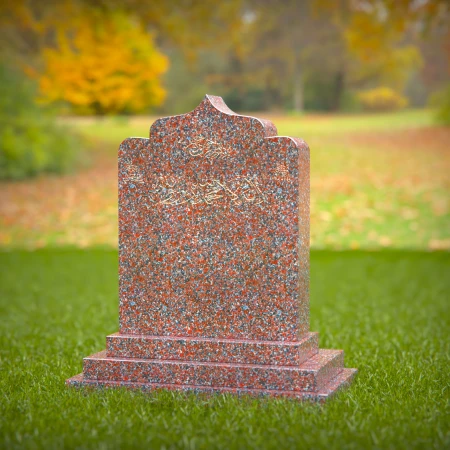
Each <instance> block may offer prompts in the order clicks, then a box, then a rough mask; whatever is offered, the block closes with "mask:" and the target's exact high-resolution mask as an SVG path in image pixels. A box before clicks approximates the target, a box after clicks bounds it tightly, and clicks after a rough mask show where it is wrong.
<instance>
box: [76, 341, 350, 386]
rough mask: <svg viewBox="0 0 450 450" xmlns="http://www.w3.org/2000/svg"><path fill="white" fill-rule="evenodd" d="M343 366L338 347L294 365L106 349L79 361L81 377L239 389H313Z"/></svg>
mask: <svg viewBox="0 0 450 450" xmlns="http://www.w3.org/2000/svg"><path fill="white" fill-rule="evenodd" d="M343 368H344V352H343V351H342V350H327V349H320V350H319V352H318V353H317V354H316V355H314V356H312V357H311V358H310V359H308V360H307V361H305V362H304V363H303V364H300V365H297V366H277V365H270V366H269V365H264V364H235V363H211V362H199V361H174V360H151V359H137V358H110V357H108V356H107V354H106V351H102V352H99V353H97V354H94V355H92V356H89V357H87V358H84V360H83V374H84V378H85V379H89V380H102V381H117V382H120V381H126V382H137V383H160V384H176V385H191V384H192V383H193V381H194V380H195V384H196V385H198V386H209V387H227V388H228V387H230V388H243V389H269V390H274V389H275V390H289V391H291V390H292V391H316V390H318V389H321V388H322V387H323V386H324V385H325V384H326V383H327V382H328V380H330V379H331V378H333V377H335V376H336V375H337V374H338V373H339V372H340V371H342V369H343Z"/></svg>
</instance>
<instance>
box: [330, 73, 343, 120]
mask: <svg viewBox="0 0 450 450" xmlns="http://www.w3.org/2000/svg"><path fill="white" fill-rule="evenodd" d="M343 93H344V73H343V72H342V71H340V72H338V73H337V74H336V76H335V78H334V88H333V98H332V99H331V110H332V111H338V110H339V109H340V108H341V101H342V95H343Z"/></svg>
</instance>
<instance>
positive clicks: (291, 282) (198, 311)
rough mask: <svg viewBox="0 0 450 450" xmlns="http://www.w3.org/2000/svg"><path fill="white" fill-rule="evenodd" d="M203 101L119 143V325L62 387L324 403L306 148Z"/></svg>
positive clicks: (339, 367)
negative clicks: (313, 311) (312, 323)
mask: <svg viewBox="0 0 450 450" xmlns="http://www.w3.org/2000/svg"><path fill="white" fill-rule="evenodd" d="M276 134H277V131H276V128H275V126H274V125H273V124H272V123H271V122H269V121H267V120H261V119H256V118H254V117H247V116H240V115H237V114H235V113H234V112H233V111H231V110H230V109H229V108H228V107H227V106H226V105H225V103H224V102H223V100H222V99H221V98H220V97H214V96H206V97H205V99H204V100H203V102H202V103H201V104H200V105H199V106H198V107H197V108H196V109H194V110H193V111H192V112H190V113H188V114H184V115H180V116H173V117H166V118H162V119H159V120H157V121H156V122H155V123H154V124H153V125H152V127H151V130H150V139H146V138H130V139H126V140H125V141H124V142H123V143H122V144H121V146H120V149H119V297H120V303H119V316H120V317H119V324H120V329H119V332H118V333H116V334H113V335H110V336H108V337H107V339H106V350H105V351H103V352H100V353H97V354H95V355H92V356H89V357H87V358H85V359H84V367H83V373H82V374H80V375H77V376H75V377H73V378H71V379H69V380H67V382H68V384H70V385H76V386H80V385H95V386H129V387H133V388H143V389H154V388H167V389H178V390H195V391H206V392H215V391H219V392H231V393H247V394H256V395H260V394H269V395H275V396H289V397H296V398H300V399H302V398H311V399H317V400H321V399H324V398H326V397H328V396H329V395H330V394H332V393H333V392H335V391H336V390H337V389H338V388H339V387H341V386H342V385H344V384H346V383H348V382H349V381H350V380H351V379H352V377H353V375H354V374H355V372H356V370H355V369H345V368H344V360H343V352H342V351H341V350H323V349H319V346H318V335H317V333H312V332H310V331H309V148H308V146H307V145H306V143H305V142H304V141H302V140H299V139H295V138H290V137H283V136H277V135H276Z"/></svg>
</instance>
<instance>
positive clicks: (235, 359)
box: [67, 333, 356, 401]
mask: <svg viewBox="0 0 450 450" xmlns="http://www.w3.org/2000/svg"><path fill="white" fill-rule="evenodd" d="M208 350H213V351H208ZM183 354H185V355H190V356H193V357H194V360H189V359H186V358H182V355H183ZM131 355H133V356H134V357H130V356H131ZM294 355H296V357H295V358H293V356H294ZM161 358H166V359H161ZM169 358H170V359H169ZM264 358H267V359H266V360H267V361H269V363H268V364H267V363H266V364H261V362H259V363H258V361H259V360H264ZM217 359H219V361H218V360H217ZM244 361H245V362H244ZM249 361H252V363H249ZM255 362H256V363H255ZM355 374H356V369H345V368H344V352H343V351H342V350H323V349H319V348H318V336H317V333H307V334H306V336H305V337H304V338H303V339H301V340H299V341H298V342H258V341H245V340H217V339H196V338H173V337H163V336H160V337H156V336H136V335H120V334H114V335H111V336H108V337H107V350H105V351H103V352H100V353H97V354H94V355H92V356H89V357H87V358H84V362H83V373H82V374H80V375H77V376H75V377H73V378H70V379H69V380H67V384H69V385H73V386H97V387H99V386H104V387H120V386H123V387H128V388H135V389H143V390H153V389H171V390H182V391H195V392H206V393H208V392H209V393H214V392H223V393H225V392H228V393H232V394H246V395H253V396H264V395H270V396H278V397H280V396H281V397H291V398H297V399H300V400H302V399H305V400H306V399H309V400H316V401H322V400H325V399H326V398H328V397H329V396H331V395H332V394H333V393H335V392H336V391H337V390H338V389H339V388H340V387H342V386H344V385H346V384H347V383H349V382H350V381H351V380H352V378H353V376H354V375H355Z"/></svg>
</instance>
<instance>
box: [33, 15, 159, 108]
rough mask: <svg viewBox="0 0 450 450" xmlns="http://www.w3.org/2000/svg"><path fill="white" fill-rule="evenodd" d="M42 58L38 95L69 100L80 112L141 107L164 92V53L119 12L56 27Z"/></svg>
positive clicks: (72, 20)
mask: <svg viewBox="0 0 450 450" xmlns="http://www.w3.org/2000/svg"><path fill="white" fill-rule="evenodd" d="M42 60H43V71H42V72H40V71H39V72H38V71H35V72H34V73H35V75H36V76H37V78H38V81H39V87H40V92H41V96H42V100H43V101H45V102H61V101H62V102H67V103H69V104H70V105H72V107H73V109H74V110H75V112H77V113H79V114H115V113H121V112H141V111H143V110H145V109H146V108H149V107H151V106H157V105H160V104H161V103H162V102H163V101H164V98H165V95H166V92H165V90H164V89H163V87H162V83H161V76H162V75H163V74H164V72H165V71H166V70H167V68H168V59H167V57H166V56H165V55H163V54H162V53H161V52H159V51H158V50H157V49H156V47H155V44H154V41H153V38H152V36H151V35H150V34H149V33H147V32H146V31H145V30H144V29H143V27H142V26H141V25H140V24H139V23H138V22H134V21H133V20H132V17H130V16H129V15H126V14H123V13H120V12H111V13H109V14H108V15H106V16H105V14H104V12H102V13H101V14H100V13H95V11H90V13H89V14H86V15H85V14H83V15H80V16H79V17H71V18H70V21H68V22H67V23H66V26H58V27H57V28H56V39H55V45H54V46H53V47H45V48H44V49H43V51H42ZM31 71H32V70H30V72H31Z"/></svg>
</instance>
